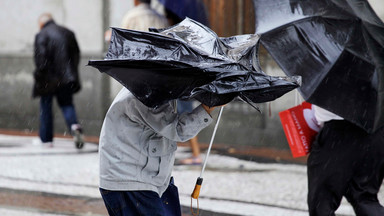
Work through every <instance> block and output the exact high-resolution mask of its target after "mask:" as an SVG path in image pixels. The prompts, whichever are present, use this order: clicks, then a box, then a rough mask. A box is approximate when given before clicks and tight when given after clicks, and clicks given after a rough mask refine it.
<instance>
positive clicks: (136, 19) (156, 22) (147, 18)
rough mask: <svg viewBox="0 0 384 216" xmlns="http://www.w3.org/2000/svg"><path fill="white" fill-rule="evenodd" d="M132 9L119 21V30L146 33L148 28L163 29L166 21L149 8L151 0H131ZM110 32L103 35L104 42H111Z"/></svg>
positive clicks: (166, 23)
mask: <svg viewBox="0 0 384 216" xmlns="http://www.w3.org/2000/svg"><path fill="white" fill-rule="evenodd" d="M133 4H134V8H132V9H131V10H129V11H127V12H126V13H125V15H124V17H123V19H122V21H121V26H120V27H121V28H125V29H131V30H136V31H148V30H149V28H158V29H159V28H165V27H167V26H168V21H167V19H166V18H165V17H164V16H163V15H161V14H159V13H158V12H157V11H156V10H154V9H153V8H151V0H133ZM111 33H112V32H111V30H107V31H106V32H105V34H104V38H105V41H110V40H111Z"/></svg>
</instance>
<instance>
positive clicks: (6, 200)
mask: <svg viewBox="0 0 384 216" xmlns="http://www.w3.org/2000/svg"><path fill="white" fill-rule="evenodd" d="M1 133H2V134H1ZM95 140H97V138H91V137H88V139H87V141H88V142H87V143H86V145H85V146H84V148H83V149H81V150H78V149H76V148H75V146H74V144H73V143H72V140H71V139H70V138H69V137H61V138H56V139H55V140H54V147H53V148H46V147H43V146H40V145H36V144H38V138H37V137H36V136H34V135H28V136H25V135H23V134H15V133H4V131H0V170H1V172H0V215H2V216H3V215H4V216H13V215H17V216H19V215H20V216H24V215H32V216H34V215H43V216H46V215H107V212H106V210H105V208H104V204H103V201H102V199H101V197H100V194H99V191H98V153H97V147H98V146H97V144H95V143H94V142H95ZM96 142H97V141H96ZM204 146H205V145H203V147H204ZM203 152H204V151H203ZM252 152H254V153H252ZM188 156H190V152H189V148H187V147H185V146H184V145H182V146H180V147H179V149H178V150H177V154H176V158H177V159H182V158H185V157H188ZM289 158H290V157H289V156H287V155H286V154H285V153H284V152H276V150H268V149H259V151H257V149H253V150H252V149H248V150H247V151H246V150H244V149H243V150H238V149H232V148H229V147H222V146H221V148H218V147H217V146H216V147H215V149H213V151H212V154H211V156H210V157H209V160H208V165H207V167H206V171H205V173H204V175H203V178H204V182H203V185H202V189H201V192H200V198H199V208H200V215H208V216H210V215H218V216H232V215H253V216H290V215H292V216H304V215H308V213H307V207H306V193H307V180H306V167H305V163H303V159H299V160H290V159H289ZM200 171H201V167H200V166H184V165H183V166H182V165H178V166H175V168H174V171H173V176H174V177H175V183H176V185H177V186H178V189H179V194H180V201H181V204H182V206H183V215H184V216H189V215H192V214H191V211H190V206H191V198H190V194H191V193H192V191H193V188H194V186H195V182H196V179H197V177H199V175H200ZM383 198H384V194H383V192H381V193H380V196H379V199H381V200H383ZM193 206H194V207H196V206H197V202H196V200H193ZM194 210H195V211H196V209H194ZM337 213H338V215H354V213H353V210H352V208H351V207H350V205H349V204H348V203H347V202H346V201H345V200H343V203H342V205H341V207H340V208H339V210H338V212H337Z"/></svg>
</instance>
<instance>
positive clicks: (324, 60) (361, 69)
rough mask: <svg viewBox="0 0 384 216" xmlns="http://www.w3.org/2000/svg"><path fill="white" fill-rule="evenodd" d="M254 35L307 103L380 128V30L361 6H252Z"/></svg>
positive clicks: (283, 2) (338, 1)
mask: <svg viewBox="0 0 384 216" xmlns="http://www.w3.org/2000/svg"><path fill="white" fill-rule="evenodd" d="M254 6H255V17H256V33H257V34H260V35H261V36H260V41H261V44H262V45H263V46H264V47H265V48H266V49H267V51H268V52H269V53H270V54H271V56H272V57H273V58H274V60H275V61H276V62H277V63H278V64H279V65H280V67H281V68H282V70H283V71H284V72H285V73H286V74H287V75H300V76H302V85H301V87H300V88H299V91H300V93H301V94H302V96H303V97H304V99H305V100H307V101H308V102H310V103H313V104H316V105H318V106H320V107H323V108H325V109H327V110H329V111H331V112H333V113H336V114H338V115H340V116H342V117H343V118H345V119H347V120H349V121H351V122H353V123H355V124H357V125H358V126H360V127H362V128H364V129H365V130H366V131H368V132H374V131H375V130H377V129H378V128H380V127H382V126H383V125H384V106H383V104H384V88H383V87H384V86H383V85H384V76H383V75H384V24H383V22H382V21H381V20H380V18H378V16H377V15H376V14H375V13H374V11H373V10H372V8H371V7H370V5H369V3H368V2H367V1H366V0H316V1H309V0H274V1H270V0H254Z"/></svg>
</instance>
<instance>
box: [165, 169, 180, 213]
mask: <svg viewBox="0 0 384 216" xmlns="http://www.w3.org/2000/svg"><path fill="white" fill-rule="evenodd" d="M161 200H162V201H163V206H164V210H165V214H166V215H167V216H181V206H180V199H179V190H178V189H177V187H176V185H175V184H174V180H173V177H172V178H171V180H170V183H169V186H168V188H167V190H166V191H165V192H164V193H163V195H162V196H161Z"/></svg>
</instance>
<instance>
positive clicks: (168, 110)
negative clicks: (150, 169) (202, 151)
mask: <svg viewBox="0 0 384 216" xmlns="http://www.w3.org/2000/svg"><path fill="white" fill-rule="evenodd" d="M132 106H133V107H132ZM128 109H131V110H129V111H128ZM213 109H214V108H209V107H207V106H205V105H200V106H198V107H196V108H195V109H194V110H193V111H192V112H191V113H183V114H181V115H178V114H177V113H174V108H173V106H171V105H170V104H168V103H167V104H164V105H162V106H160V107H158V108H156V109H152V108H148V107H147V106H145V105H144V104H142V103H141V102H140V101H138V100H134V102H133V103H131V107H127V111H128V113H131V112H132V111H133V112H134V113H133V115H128V116H129V117H130V118H133V120H134V121H136V122H140V123H141V124H144V125H145V126H147V127H148V128H151V129H152V130H153V131H154V132H155V133H157V134H159V135H160V136H163V137H166V138H168V139H170V140H174V141H178V142H184V141H187V140H189V139H191V138H193V137H195V136H196V135H197V134H198V133H199V132H200V131H201V130H202V129H204V128H205V127H207V126H208V125H209V124H210V123H211V122H212V121H213V120H212V117H211V116H210V114H209V113H210V112H211V111H212V110H213Z"/></svg>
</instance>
